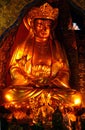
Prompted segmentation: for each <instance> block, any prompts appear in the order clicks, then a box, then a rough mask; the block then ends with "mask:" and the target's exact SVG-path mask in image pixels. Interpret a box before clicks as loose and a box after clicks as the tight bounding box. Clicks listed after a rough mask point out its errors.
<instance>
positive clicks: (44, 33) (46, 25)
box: [34, 19, 52, 38]
mask: <svg viewBox="0 0 85 130" xmlns="http://www.w3.org/2000/svg"><path fill="white" fill-rule="evenodd" d="M51 24H52V21H51V20H49V19H36V20H35V21H34V30H35V36H37V37H39V38H48V37H49V35H50V30H51Z"/></svg>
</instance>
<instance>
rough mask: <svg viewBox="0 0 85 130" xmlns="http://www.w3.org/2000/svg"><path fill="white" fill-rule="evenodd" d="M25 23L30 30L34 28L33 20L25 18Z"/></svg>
mask: <svg viewBox="0 0 85 130" xmlns="http://www.w3.org/2000/svg"><path fill="white" fill-rule="evenodd" d="M23 22H24V25H25V27H26V28H27V29H28V30H30V28H32V20H31V18H28V17H24V18H23Z"/></svg>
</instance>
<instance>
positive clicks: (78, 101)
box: [72, 94, 82, 106]
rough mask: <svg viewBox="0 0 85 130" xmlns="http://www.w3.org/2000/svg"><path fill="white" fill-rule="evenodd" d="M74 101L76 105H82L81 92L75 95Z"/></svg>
mask: <svg viewBox="0 0 85 130" xmlns="http://www.w3.org/2000/svg"><path fill="white" fill-rule="evenodd" d="M72 97H73V102H74V106H79V105H81V101H82V100H81V95H79V94H76V95H73V96H72Z"/></svg>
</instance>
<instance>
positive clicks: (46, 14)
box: [24, 3, 59, 38]
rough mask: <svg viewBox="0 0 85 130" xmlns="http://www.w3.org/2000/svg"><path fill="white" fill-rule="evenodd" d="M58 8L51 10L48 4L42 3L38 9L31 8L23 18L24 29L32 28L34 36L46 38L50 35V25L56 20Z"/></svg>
mask: <svg viewBox="0 0 85 130" xmlns="http://www.w3.org/2000/svg"><path fill="white" fill-rule="evenodd" d="M58 14H59V10H58V8H53V7H52V6H51V5H49V4H48V3H44V4H43V5H41V6H40V7H33V8H32V9H31V10H30V11H29V12H28V14H27V16H26V17H25V18H24V24H25V26H26V28H27V29H28V30H29V28H32V29H33V30H34V32H35V35H36V36H37V35H38V36H39V37H41V38H42V37H44V38H47V37H48V36H49V34H50V29H51V28H52V24H53V23H54V21H55V20H56V19H57V18H58Z"/></svg>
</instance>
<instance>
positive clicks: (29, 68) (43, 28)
mask: <svg viewBox="0 0 85 130" xmlns="http://www.w3.org/2000/svg"><path fill="white" fill-rule="evenodd" d="M58 14H59V10H58V9H57V8H55V9H53V8H52V7H51V6H50V5H49V4H48V3H45V4H44V5H42V6H40V7H39V8H36V7H35V8H33V9H31V10H30V12H29V13H28V15H27V16H26V17H25V18H24V24H25V26H26V27H27V29H28V30H29V32H28V36H27V38H26V40H25V41H23V43H21V44H19V45H17V47H16V49H15V51H14V53H13V56H12V59H11V61H10V74H11V79H12V85H13V86H16V85H19V86H22V85H28V86H36V87H41V86H47V85H48V86H62V87H66V88H68V87H69V85H68V80H69V69H68V64H67V59H66V56H65V53H64V52H63V50H61V48H60V43H59V42H58V41H57V40H56V39H55V38H54V37H53V28H54V26H53V22H55V20H56V19H57V17H58ZM22 33H23V32H22Z"/></svg>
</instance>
